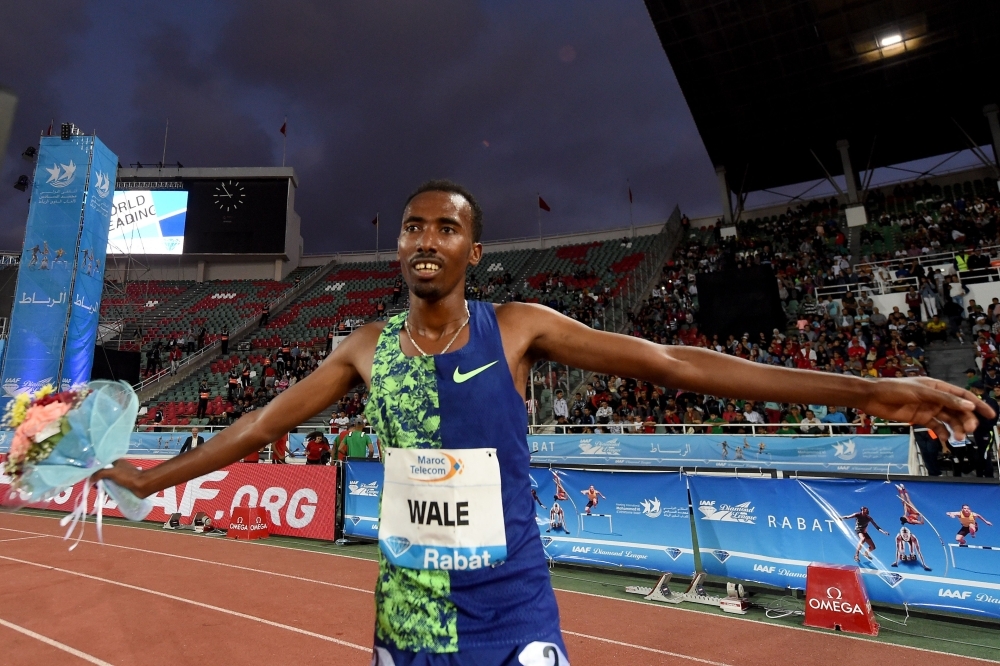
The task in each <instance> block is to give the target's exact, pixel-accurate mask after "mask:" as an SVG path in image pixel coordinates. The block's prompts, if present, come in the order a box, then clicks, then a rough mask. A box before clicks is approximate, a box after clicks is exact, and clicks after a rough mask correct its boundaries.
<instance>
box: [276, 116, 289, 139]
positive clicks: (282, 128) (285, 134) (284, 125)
mask: <svg viewBox="0 0 1000 666" xmlns="http://www.w3.org/2000/svg"><path fill="white" fill-rule="evenodd" d="M287 129H288V121H287V120H286V121H285V122H283V123H281V129H280V130H278V131H279V132H281V134H282V135H283V136H288V134H287V132H285V130H287Z"/></svg>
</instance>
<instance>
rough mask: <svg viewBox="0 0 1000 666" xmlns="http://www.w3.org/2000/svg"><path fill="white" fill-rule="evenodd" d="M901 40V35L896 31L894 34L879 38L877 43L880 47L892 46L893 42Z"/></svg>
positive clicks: (896, 42)
mask: <svg viewBox="0 0 1000 666" xmlns="http://www.w3.org/2000/svg"><path fill="white" fill-rule="evenodd" d="M901 41H903V36H902V35H901V34H899V33H898V32H897V33H896V34H894V35H886V36H885V37H883V38H882V39H880V40H879V42H878V45H879V46H881V47H882V48H885V47H887V46H893V45H895V44H899V43H900V42H901Z"/></svg>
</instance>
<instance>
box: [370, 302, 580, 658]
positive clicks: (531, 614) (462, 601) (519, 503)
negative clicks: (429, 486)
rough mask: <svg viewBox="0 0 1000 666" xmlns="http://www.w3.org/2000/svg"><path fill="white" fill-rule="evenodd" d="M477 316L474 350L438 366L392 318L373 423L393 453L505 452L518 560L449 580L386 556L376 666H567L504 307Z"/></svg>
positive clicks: (506, 515)
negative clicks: (501, 319) (411, 353)
mask: <svg viewBox="0 0 1000 666" xmlns="http://www.w3.org/2000/svg"><path fill="white" fill-rule="evenodd" d="M469 314H470V321H469V334H470V335H469V342H468V344H466V345H465V346H464V347H462V348H461V349H458V350H457V351H454V352H450V353H448V354H443V355H438V356H416V357H407V356H405V355H404V354H403V351H402V349H401V347H400V331H401V330H402V329H403V324H404V321H405V318H406V313H402V314H399V315H396V316H395V317H393V318H392V319H390V320H389V321H388V323H387V324H386V326H385V328H384V329H383V331H382V334H381V336H380V337H379V340H378V345H377V347H376V351H375V360H374V364H373V366H372V378H371V393H370V398H369V401H368V405H367V407H366V409H365V414H366V415H367V417H368V419H369V421H370V422H371V424H372V426H373V427H374V428H375V431H376V432H377V433H378V436H379V442H380V444H381V445H382V447H384V448H385V449H391V448H394V447H395V448H422V449H448V450H453V449H484V448H492V449H496V456H497V460H498V462H499V464H500V476H501V498H502V504H503V520H504V532H505V534H506V540H507V559H506V561H504V562H503V563H501V564H499V565H497V566H491V567H485V568H481V569H478V570H465V571H444V570H428V569H408V568H403V567H399V566H395V565H393V564H391V563H390V562H389V561H388V560H387V559H386V557H385V555H384V554H382V553H380V556H379V577H378V582H377V585H376V589H375V603H376V625H375V646H376V655H375V661H374V662H373V663H376V664H380V665H382V664H393V665H395V666H403V665H404V664H428V665H430V664H465V663H469V664H472V663H476V664H481V665H484V666H489V665H490V664H508V663H509V664H536V663H537V664H546V665H552V664H555V663H559V664H561V665H563V666H565V665H566V664H568V662H567V661H566V660H565V659H566V658H565V647H564V646H563V644H562V640H561V638H560V634H559V610H558V608H557V606H556V600H555V595H554V593H553V591H552V584H551V580H550V578H549V572H548V568H547V566H546V561H545V555H544V551H543V549H542V544H541V540H540V538H539V532H538V526H537V524H536V522H535V512H534V508H533V504H532V501H533V500H532V497H531V482H530V479H529V477H528V473H529V452H528V447H527V442H526V439H525V434H526V433H527V428H528V422H527V414H526V410H525V407H524V402H523V401H522V399H521V396H520V394H519V393H518V391H517V390H516V388H515V387H514V380H513V378H512V377H511V374H510V370H509V368H508V366H507V361H506V357H505V356H504V351H503V344H502V342H501V339H500V328H499V325H498V324H497V319H496V314H495V312H494V309H493V305H492V304H490V303H479V302H469ZM533 655H537V657H536V656H533ZM560 658H561V660H560Z"/></svg>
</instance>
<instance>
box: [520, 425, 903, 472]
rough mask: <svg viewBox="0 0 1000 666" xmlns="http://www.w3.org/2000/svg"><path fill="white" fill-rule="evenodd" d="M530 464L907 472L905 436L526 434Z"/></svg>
mask: <svg viewBox="0 0 1000 666" xmlns="http://www.w3.org/2000/svg"><path fill="white" fill-rule="evenodd" d="M528 450H529V451H531V462H533V463H550V464H554V465H559V464H596V465H657V466H662V467H685V468H692V467H747V468H752V469H780V470H789V471H793V470H798V471H821V472H853V473H856V474H872V473H878V474H886V473H890V474H909V473H910V468H909V454H910V437H909V435H840V436H836V437H819V436H805V437H795V436H775V435H739V434H735V433H733V434H725V435H619V434H610V433H604V434H583V435H579V434H578V435H544V434H538V435H534V434H533V435H528Z"/></svg>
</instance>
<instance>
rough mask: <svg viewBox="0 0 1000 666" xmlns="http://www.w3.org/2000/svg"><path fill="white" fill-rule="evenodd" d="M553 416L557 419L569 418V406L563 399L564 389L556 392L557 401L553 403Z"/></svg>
mask: <svg viewBox="0 0 1000 666" xmlns="http://www.w3.org/2000/svg"><path fill="white" fill-rule="evenodd" d="M552 414H553V417H554V418H556V419H558V418H559V417H563V418H565V419H568V418H569V406H568V405H567V404H566V400H565V399H564V398H563V392H562V389H558V390H556V399H555V400H553V401H552Z"/></svg>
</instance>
